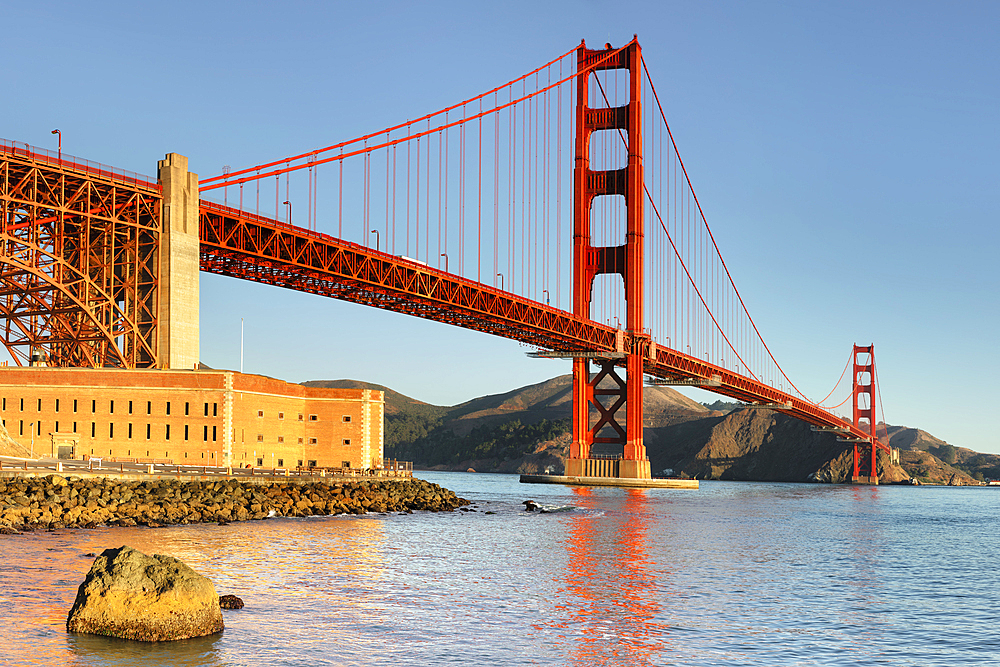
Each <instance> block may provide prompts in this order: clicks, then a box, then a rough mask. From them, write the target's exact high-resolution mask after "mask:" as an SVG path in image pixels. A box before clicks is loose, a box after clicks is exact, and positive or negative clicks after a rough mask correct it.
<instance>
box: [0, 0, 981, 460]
mask: <svg viewBox="0 0 1000 667" xmlns="http://www.w3.org/2000/svg"><path fill="white" fill-rule="evenodd" d="M613 6H614V4H613V3H606V2H575V3H570V2H503V3H475V2H455V3H392V2H371V3H363V2H343V3H338V2H308V3H307V2H281V3H253V4H250V3H246V4H244V3H217V2H197V3H195V2H174V3H155V4H154V3H134V2H130V3H124V2H123V3H108V2H88V3H69V2H44V3H43V2H36V3H26V2H25V3H9V4H8V6H6V7H5V8H4V29H3V37H2V40H0V53H2V55H3V57H4V67H3V69H2V70H0V101H2V103H0V137H4V138H6V139H13V140H18V141H26V142H29V143H32V144H36V145H41V146H50V147H52V148H54V147H55V137H54V136H52V135H50V134H49V131H50V130H51V129H52V128H55V127H58V128H59V129H61V130H62V131H63V137H64V142H63V148H64V150H65V151H66V152H67V153H71V154H74V155H79V156H82V157H86V158H89V159H92V160H96V161H100V162H104V163H108V164H111V165H114V166H116V167H120V168H123V169H130V170H134V171H137V172H140V173H146V174H154V173H155V168H156V161H157V160H158V159H161V158H162V157H163V155H164V154H165V153H167V152H178V153H182V154H185V155H187V156H189V158H190V160H191V168H192V170H194V171H196V172H198V173H200V174H202V175H206V176H207V175H215V174H218V173H220V172H221V169H222V166H223V165H225V164H229V165H233V166H234V167H238V166H247V165H252V164H256V163H258V162H261V161H264V160H268V159H273V158H277V157H281V156H284V155H287V154H289V153H292V152H296V151H298V150H301V149H309V148H313V147H316V146H320V145H328V144H330V143H334V142H336V141H338V140H342V139H347V138H351V137H354V136H357V135H360V134H363V133H366V132H368V131H372V130H378V129H381V128H383V127H385V126H388V125H390V124H394V123H396V122H399V121H401V120H405V119H407V118H411V117H414V116H418V115H421V114H423V113H425V112H428V111H432V110H436V109H439V108H441V107H444V106H446V105H448V104H451V103H454V102H456V101H459V100H461V99H466V98H468V97H470V96H472V95H475V94H477V93H480V92H482V91H485V90H487V89H489V88H492V87H493V86H495V85H498V84H500V83H503V82H505V81H508V80H510V79H511V78H513V77H515V76H517V75H519V74H522V73H524V72H527V71H529V70H531V69H533V68H535V67H537V66H538V65H540V64H542V63H544V62H546V61H547V60H549V59H551V58H552V57H555V56H556V55H558V54H560V53H563V52H565V51H567V50H569V49H570V48H572V47H573V46H574V45H575V44H577V43H578V42H579V40H580V39H581V38H586V39H587V41H588V43H589V44H591V45H594V46H598V45H602V44H603V43H604V42H612V43H613V44H615V45H620V44H622V43H623V42H625V41H627V40H629V39H630V38H631V37H632V34H633V33H638V35H639V39H640V42H641V43H642V45H643V50H644V56H645V58H646V61H647V63H648V64H649V67H650V69H651V71H652V72H653V75H654V77H655V78H656V82H657V87H658V89H659V90H660V92H661V95H662V96H663V97H664V98H665V99H664V104H665V106H666V110H667V114H668V118H669V120H670V122H671V126H672V128H673V131H674V136H675V137H676V139H677V142H678V144H679V146H680V149H681V152H682V155H683V157H684V159H685V162H686V164H687V167H688V170H689V173H690V174H691V178H692V180H693V182H694V185H695V188H696V190H697V192H698V195H699V198H700V200H701V202H702V205H703V207H704V209H705V212H706V215H707V217H708V219H709V222H710V224H712V226H713V229H714V231H715V234H716V238H717V239H718V241H719V244H720V246H721V248H722V251H723V253H724V256H725V257H726V260H727V262H728V263H729V265H730V268H731V269H732V271H733V273H734V276H735V278H736V282H737V285H738V286H739V288H740V290H741V291H742V293H743V295H744V297H745V298H746V300H747V302H748V305H749V307H750V310H751V313H752V314H753V315H754V317H755V318H756V320H757V323H758V325H759V326H760V328H761V330H762V331H763V333H764V336H765V339H766V340H767V341H768V343H769V345H770V346H771V349H772V350H773V351H774V353H775V354H776V356H777V357H778V359H779V361H780V362H781V363H782V365H783V366H784V367H785V369H786V371H787V372H788V374H789V376H790V377H791V378H792V379H793V381H795V382H796V383H797V384H798V385H799V387H800V388H802V389H803V391H805V392H806V393H807V394H808V395H810V396H812V397H815V398H819V397H822V396H823V395H824V394H826V392H827V391H829V389H830V388H831V387H832V385H833V383H834V382H835V381H836V379H837V376H838V375H839V374H840V371H841V369H842V368H843V365H844V363H845V361H846V359H847V355H848V353H849V351H850V346H851V345H852V343H855V342H857V343H859V344H868V343H874V344H875V345H876V358H877V362H878V369H879V380H880V385H881V389H882V394H883V404H884V407H885V412H886V417H887V420H888V421H889V423H891V424H905V425H909V426H916V427H919V428H923V429H925V430H927V431H929V432H931V433H932V434H934V435H936V436H938V437H941V438H944V439H945V440H947V441H949V442H951V443H952V444H955V445H959V446H963V447H970V448H973V449H976V450H979V451H989V452H997V453H1000V438H998V436H997V434H996V425H995V423H994V420H993V419H992V414H993V410H994V409H996V406H997V405H998V404H1000V400H998V399H1000V396H998V390H997V388H996V387H997V378H998V377H1000V353H998V351H997V348H996V346H995V345H993V344H992V343H991V341H993V340H994V339H995V337H996V336H995V331H996V329H997V326H998V324H1000V322H998V319H1000V318H998V308H997V294H998V290H1000V270H998V261H997V258H996V253H997V250H998V246H1000V244H998V240H1000V231H998V224H997V223H998V222H1000V215H998V213H1000V204H998V200H1000V198H998V192H1000V183H998V180H1000V179H998V175H1000V169H998V155H1000V133H998V121H1000V94H998V84H1000V67H998V64H1000V57H998V49H997V44H996V34H997V30H998V28H1000V4H997V3H990V2H983V3H976V2H964V3H925V2H912V1H908V2H879V3H871V2H837V3H830V2H817V3H805V2H635V3H627V4H624V5H622V6H624V7H627V11H623V12H621V13H620V14H618V15H615V14H614V13H612V12H611V7H613ZM320 228H321V229H322V228H323V224H322V222H321V224H320ZM241 317H242V318H245V321H246V346H245V369H246V370H247V371H248V372H257V373H263V374H267V375H271V376H275V377H280V378H284V379H287V380H291V381H303V380H309V379H331V378H342V377H349V378H356V379H362V380H368V381H372V382H378V383H381V384H385V385H388V386H390V387H392V388H394V389H397V390H399V391H402V392H403V393H406V394H408V395H411V396H413V397H415V398H418V399H422V400H425V401H428V402H432V403H438V404H454V403H458V402H461V401H464V400H467V399H469V398H472V397H474V396H478V395H482V394H486V393H498V392H502V391H507V390H509V389H512V388H514V387H518V386H521V385H524V384H529V383H531V382H537V381H541V380H543V379H546V378H548V377H551V376H553V375H557V374H559V373H563V372H567V371H568V365H566V364H565V362H557V361H539V360H529V359H527V358H526V357H525V356H524V352H525V351H526V349H525V348H523V347H521V346H519V345H517V344H515V343H512V342H509V341H503V340H499V339H493V338H490V337H488V336H484V335H482V334H476V333H472V332H466V331H461V330H457V329H451V328H448V327H446V326H444V325H438V324H434V323H429V322H424V321H421V320H416V319H412V318H406V317H403V316H399V315H394V314H390V313H383V312H380V311H376V310H373V309H367V308H364V307H360V306H354V305H350V304H345V303H340V302H336V301H332V300H325V299H321V298H318V297H312V296H310V295H305V294H298V293H294V292H289V291H283V290H279V289H277V288H270V287H265V286H259V285H254V284H250V283H242V282H239V281H236V280H232V279H227V278H221V277H217V276H211V275H207V274H202V312H201V321H202V338H201V346H202V358H203V360H204V361H205V362H206V363H208V364H209V365H211V366H214V367H225V368H238V367H239V336H240V318H241ZM697 398H698V399H699V400H705V401H711V400H714V398H715V397H714V395H710V394H698V395H697Z"/></svg>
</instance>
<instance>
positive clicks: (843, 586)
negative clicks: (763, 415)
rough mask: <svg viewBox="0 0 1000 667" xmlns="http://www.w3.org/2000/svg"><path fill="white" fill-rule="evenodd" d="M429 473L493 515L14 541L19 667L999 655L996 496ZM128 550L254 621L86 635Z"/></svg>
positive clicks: (8, 655) (10, 592)
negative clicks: (100, 557)
mask: <svg viewBox="0 0 1000 667" xmlns="http://www.w3.org/2000/svg"><path fill="white" fill-rule="evenodd" d="M417 475H418V476H420V477H423V478H424V479H428V480H430V481H433V482H436V483H439V484H441V485H442V486H445V487H447V488H449V489H451V490H453V491H455V492H456V493H458V494H459V495H460V496H462V497H464V498H467V499H469V500H471V501H472V502H473V505H472V507H473V509H475V511H474V512H473V511H469V512H460V511H456V512H451V513H439V514H436V513H430V512H414V513H413V514H385V515H380V514H370V515H363V516H336V517H313V518H305V519H283V518H275V519H269V520H266V521H254V522H244V523H232V524H229V525H225V526H219V525H215V524H202V525H189V526H172V527H164V528H144V527H138V528H104V527H102V528H97V529H93V530H58V531H54V532H38V533H32V534H25V535H10V536H0V627H2V629H3V633H2V639H0V665H95V666H96V665H101V666H105V665H106V666H108V667H111V666H114V667H120V666H125V665H157V666H163V667H166V666H170V665H185V666H187V665H190V666H195V665H198V666H201V665H248V666H258V665H451V664H454V665H492V666H495V665H572V666H587V665H768V666H774V665H914V666H917V665H919V666H927V665H949V666H956V665H989V664H997V663H1000V639H998V637H997V633H998V630H1000V627H998V624H1000V602H998V595H997V594H998V591H1000V586H998V585H1000V567H998V565H1000V563H998V559H1000V533H998V530H997V528H998V525H997V523H998V522H997V516H998V510H1000V489H993V488H983V487H980V488H940V487H897V486H882V487H860V486H859V487H855V486H830V485H818V484H817V485H807V484H766V483H739V482H702V483H701V488H700V489H698V490H669V489H649V490H625V489H610V488H608V489H605V488H594V489H580V488H569V487H563V486H542V485H524V484H520V483H519V482H518V477H517V476H516V475H493V474H475V473H426V472H425V473H417ZM524 500H534V501H536V502H537V503H538V504H539V505H541V506H542V508H543V509H544V510H545V511H544V512H526V511H525V505H524V504H523V501H524ZM125 544H127V545H130V546H132V547H134V548H136V549H139V550H140V551H143V552H145V553H150V554H152V553H162V554H169V555H172V556H175V557H177V558H180V559H181V560H183V561H185V562H186V563H188V564H189V565H191V566H192V567H193V568H194V569H195V570H197V571H199V572H201V573H202V574H204V575H206V576H208V577H209V578H210V579H211V580H212V581H213V582H214V583H215V586H216V589H217V590H218V592H219V593H220V594H229V593H231V594H235V595H237V596H239V597H241V598H242V599H243V600H244V602H245V604H246V606H245V608H243V609H241V610H226V611H224V612H223V614H224V618H225V623H226V629H225V631H224V632H222V633H220V634H218V635H214V636H211V637H205V638H201V639H193V640H186V641H179V642H167V643H160V644H146V643H142V642H131V641H122V640H115V639H109V638H103V637H95V636H89V635H79V634H69V633H67V632H66V630H65V621H66V614H67V612H68V611H69V608H70V607H71V606H72V603H73V600H74V598H75V595H76V591H77V588H78V586H79V585H80V583H81V582H82V581H83V579H84V577H85V576H86V573H87V571H88V570H89V568H90V565H91V564H92V562H93V560H94V557H93V556H90V555H88V554H99V553H100V552H101V551H103V550H104V549H107V548H113V547H119V546H122V545H125Z"/></svg>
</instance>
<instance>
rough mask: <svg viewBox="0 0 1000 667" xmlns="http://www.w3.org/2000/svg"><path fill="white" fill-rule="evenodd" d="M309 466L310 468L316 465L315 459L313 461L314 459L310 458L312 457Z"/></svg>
mask: <svg viewBox="0 0 1000 667" xmlns="http://www.w3.org/2000/svg"><path fill="white" fill-rule="evenodd" d="M309 467H310V468H315V467H316V461H315V460H312V459H311V460H310V461H309Z"/></svg>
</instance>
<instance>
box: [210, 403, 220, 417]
mask: <svg viewBox="0 0 1000 667" xmlns="http://www.w3.org/2000/svg"><path fill="white" fill-rule="evenodd" d="M212 416H213V417H218V416H219V404H218V403H212Z"/></svg>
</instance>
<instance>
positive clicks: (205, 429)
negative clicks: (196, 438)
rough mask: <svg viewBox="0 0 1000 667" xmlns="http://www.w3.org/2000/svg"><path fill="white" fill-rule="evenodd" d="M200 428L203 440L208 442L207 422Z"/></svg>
mask: <svg viewBox="0 0 1000 667" xmlns="http://www.w3.org/2000/svg"><path fill="white" fill-rule="evenodd" d="M202 430H203V436H204V437H203V439H204V440H205V442H208V424H206V425H205V426H204V428H203V429H202Z"/></svg>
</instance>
